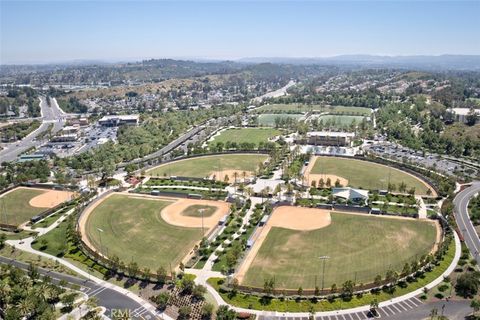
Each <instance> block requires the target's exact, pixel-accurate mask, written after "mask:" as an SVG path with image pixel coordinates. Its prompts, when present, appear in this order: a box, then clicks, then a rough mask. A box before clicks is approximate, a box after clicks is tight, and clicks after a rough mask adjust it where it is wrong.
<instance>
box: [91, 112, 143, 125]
mask: <svg viewBox="0 0 480 320" xmlns="http://www.w3.org/2000/svg"><path fill="white" fill-rule="evenodd" d="M139 121H140V116H139V115H135V114H133V115H118V116H104V117H103V118H101V119H100V120H98V123H99V124H100V125H102V126H105V127H118V126H121V125H129V126H137V125H138V123H139Z"/></svg>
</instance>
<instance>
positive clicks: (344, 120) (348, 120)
mask: <svg viewBox="0 0 480 320" xmlns="http://www.w3.org/2000/svg"><path fill="white" fill-rule="evenodd" d="M363 119H364V117H362V116H337V115H324V116H320V117H318V121H319V122H320V121H323V123H324V124H325V123H327V122H334V123H335V124H336V125H340V126H345V125H347V126H348V125H350V124H352V122H353V121H355V122H356V124H360V123H361V122H362V121H363Z"/></svg>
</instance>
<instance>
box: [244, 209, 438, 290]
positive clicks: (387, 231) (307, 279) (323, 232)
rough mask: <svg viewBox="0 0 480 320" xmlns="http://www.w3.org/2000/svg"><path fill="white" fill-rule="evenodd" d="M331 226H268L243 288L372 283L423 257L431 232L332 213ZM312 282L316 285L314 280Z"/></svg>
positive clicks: (418, 225)
mask: <svg viewBox="0 0 480 320" xmlns="http://www.w3.org/2000/svg"><path fill="white" fill-rule="evenodd" d="M331 215H332V223H331V224H330V225H329V226H327V227H325V228H322V229H317V230H312V231H298V230H291V229H284V228H278V227H273V228H272V229H271V230H270V231H269V233H268V235H267V237H266V239H265V240H264V242H263V244H262V246H261V247H260V250H259V251H258V253H257V255H256V257H255V258H254V260H253V262H252V264H251V266H250V268H249V269H248V271H247V273H246V275H245V278H244V280H243V282H242V284H244V285H249V286H254V287H263V284H264V281H265V279H269V278H271V277H275V284H276V287H277V288H287V289H297V288H299V287H302V288H304V289H307V288H308V289H313V288H315V286H319V287H322V280H321V279H322V276H323V271H322V270H323V262H322V261H321V260H320V259H318V257H319V256H329V259H328V260H326V261H325V283H324V287H325V288H329V287H331V286H332V284H334V283H335V284H336V285H337V286H338V287H340V286H341V285H342V284H343V283H344V282H345V281H347V280H352V281H355V280H356V283H365V284H366V283H370V282H373V280H374V278H375V277H376V276H377V275H381V276H382V277H384V276H385V274H386V272H387V271H388V270H396V271H398V272H401V271H402V268H403V266H404V265H405V263H407V262H408V263H410V262H412V261H414V260H418V259H419V258H420V256H422V255H424V254H428V253H429V252H430V250H431V249H432V248H433V245H434V243H435V240H436V228H435V226H434V225H433V224H432V223H430V222H427V221H418V220H406V219H392V218H385V217H376V216H368V215H356V214H346V213H336V212H332V213H331ZM315 280H316V282H315Z"/></svg>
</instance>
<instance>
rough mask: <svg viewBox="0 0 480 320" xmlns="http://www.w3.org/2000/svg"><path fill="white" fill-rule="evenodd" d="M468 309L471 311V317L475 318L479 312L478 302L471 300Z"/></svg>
mask: <svg viewBox="0 0 480 320" xmlns="http://www.w3.org/2000/svg"><path fill="white" fill-rule="evenodd" d="M470 308H472V309H473V315H474V316H476V314H477V312H478V311H480V300H478V299H473V300H472V302H471V303H470Z"/></svg>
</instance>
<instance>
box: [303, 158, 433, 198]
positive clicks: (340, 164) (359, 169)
mask: <svg viewBox="0 0 480 320" xmlns="http://www.w3.org/2000/svg"><path fill="white" fill-rule="evenodd" d="M310 173H314V174H333V175H337V176H340V177H343V178H345V179H347V180H348V185H349V186H350V187H354V188H363V189H369V190H386V189H387V187H388V181H389V178H390V182H391V183H393V184H395V185H396V187H397V188H398V186H399V184H400V183H401V182H402V181H403V182H405V184H406V185H407V190H408V189H410V188H412V187H414V188H415V193H416V194H426V193H427V186H426V185H425V184H424V183H423V182H422V181H420V180H419V179H417V178H416V177H414V176H412V175H410V174H408V173H406V172H403V171H400V170H397V169H394V168H390V167H387V166H384V165H381V164H377V163H373V162H369V161H362V160H354V159H345V158H336V157H318V158H317V161H316V162H315V165H314V166H313V169H312V171H311V172H310Z"/></svg>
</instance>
